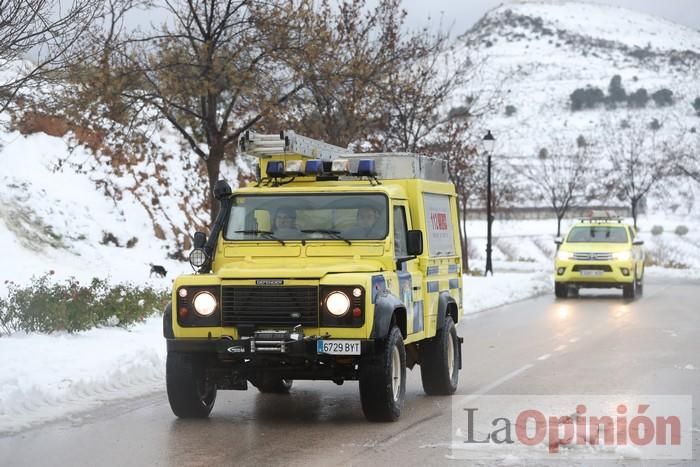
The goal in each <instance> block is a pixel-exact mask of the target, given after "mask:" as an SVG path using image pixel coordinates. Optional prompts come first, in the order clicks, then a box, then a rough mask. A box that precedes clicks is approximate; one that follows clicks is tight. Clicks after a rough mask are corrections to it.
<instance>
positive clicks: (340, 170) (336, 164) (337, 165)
mask: <svg viewBox="0 0 700 467" xmlns="http://www.w3.org/2000/svg"><path fill="white" fill-rule="evenodd" d="M331 172H332V173H333V175H347V174H349V173H350V161H349V160H347V159H336V160H334V161H333V165H331Z"/></svg>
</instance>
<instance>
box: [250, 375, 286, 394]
mask: <svg viewBox="0 0 700 467" xmlns="http://www.w3.org/2000/svg"><path fill="white" fill-rule="evenodd" d="M250 382H251V383H252V384H253V386H255V387H256V388H258V391H260V392H262V393H265V394H287V393H288V392H289V390H290V389H292V384H294V380H293V379H284V378H276V377H270V376H265V377H263V378H261V379H252V380H250Z"/></svg>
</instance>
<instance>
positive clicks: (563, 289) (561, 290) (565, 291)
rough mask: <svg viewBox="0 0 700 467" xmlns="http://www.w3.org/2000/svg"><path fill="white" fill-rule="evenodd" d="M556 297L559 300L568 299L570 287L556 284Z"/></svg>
mask: <svg viewBox="0 0 700 467" xmlns="http://www.w3.org/2000/svg"><path fill="white" fill-rule="evenodd" d="M554 295H556V297H557V298H566V297H568V296H569V286H567V285H566V284H561V283H559V282H555V283H554Z"/></svg>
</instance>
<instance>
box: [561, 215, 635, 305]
mask: <svg viewBox="0 0 700 467" xmlns="http://www.w3.org/2000/svg"><path fill="white" fill-rule="evenodd" d="M558 243H560V246H559V249H558V251H557V255H556V259H555V262H554V274H555V293H556V295H557V296H558V297H561V298H563V297H566V296H567V295H568V294H569V293H571V292H574V293H575V292H576V291H578V289H580V288H621V289H623V294H624V295H625V296H626V297H627V298H632V297H633V296H634V295H636V294H641V291H642V283H643V279H644V259H645V256H644V250H643V248H642V245H643V242H642V241H641V240H639V239H637V238H636V234H635V230H634V228H633V227H632V226H630V225H627V224H623V223H621V222H618V221H605V220H603V221H600V220H599V221H596V220H583V221H581V222H578V223H576V224H575V225H573V226H572V227H571V229H570V230H569V232H568V233H567V235H566V236H565V237H564V238H563V239H561V241H560V242H558Z"/></svg>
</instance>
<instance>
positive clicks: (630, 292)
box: [622, 282, 635, 299]
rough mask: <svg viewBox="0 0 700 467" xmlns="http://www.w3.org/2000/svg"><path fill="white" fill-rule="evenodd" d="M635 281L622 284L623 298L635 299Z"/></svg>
mask: <svg viewBox="0 0 700 467" xmlns="http://www.w3.org/2000/svg"><path fill="white" fill-rule="evenodd" d="M634 288H635V287H634V282H632V283H631V284H629V285H623V286H622V298H626V299H634Z"/></svg>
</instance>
